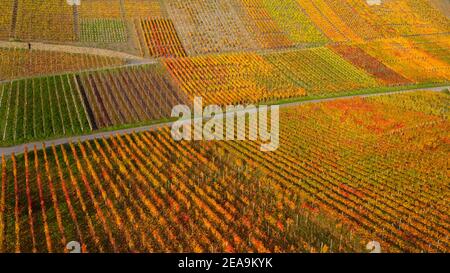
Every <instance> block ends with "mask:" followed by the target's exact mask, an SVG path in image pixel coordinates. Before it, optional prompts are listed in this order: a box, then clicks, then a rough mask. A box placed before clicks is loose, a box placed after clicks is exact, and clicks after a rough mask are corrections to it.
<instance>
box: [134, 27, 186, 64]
mask: <svg viewBox="0 0 450 273" xmlns="http://www.w3.org/2000/svg"><path fill="white" fill-rule="evenodd" d="M140 26H141V28H142V29H141V31H142V32H143V38H144V40H145V45H144V46H145V47H146V48H147V49H148V55H150V56H152V57H185V56H186V52H185V51H184V48H183V45H182V44H181V41H180V38H179V37H178V35H177V32H176V30H175V27H174V25H173V23H172V21H170V20H165V19H156V20H145V19H143V20H141V21H140Z"/></svg>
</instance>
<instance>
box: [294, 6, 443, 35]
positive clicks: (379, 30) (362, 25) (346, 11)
mask: <svg viewBox="0 0 450 273" xmlns="http://www.w3.org/2000/svg"><path fill="white" fill-rule="evenodd" d="M297 2H298V3H299V5H300V6H301V7H302V8H303V10H304V11H305V13H306V14H307V15H308V16H310V18H311V20H312V21H313V22H314V23H315V24H316V25H317V26H318V27H319V28H320V29H321V30H322V31H323V32H324V33H325V34H326V35H327V37H328V38H330V39H331V40H333V41H337V42H341V41H357V42H362V41H367V40H373V39H379V38H393V37H399V36H417V35H429V34H436V33H446V32H448V29H449V24H450V21H449V20H448V19H447V18H445V16H444V15H443V14H442V13H441V12H440V11H438V10H437V9H435V8H434V7H433V6H432V5H431V4H430V3H429V1H427V0H396V1H382V4H381V5H369V4H367V2H366V1H360V0H327V1H325V0H306V1H300V0H297Z"/></svg>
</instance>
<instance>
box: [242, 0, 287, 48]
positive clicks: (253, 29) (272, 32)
mask: <svg viewBox="0 0 450 273" xmlns="http://www.w3.org/2000/svg"><path fill="white" fill-rule="evenodd" d="M236 3H237V4H236V10H237V11H238V13H239V14H240V15H241V18H242V19H241V21H242V22H243V24H244V25H245V27H246V28H247V30H248V32H249V34H250V35H252V36H253V40H254V41H255V42H256V45H257V47H258V48H263V49H264V48H284V47H290V46H292V45H293V42H292V41H291V40H290V39H289V37H288V36H287V35H286V33H285V32H284V31H283V29H282V28H280V26H279V25H278V24H277V22H276V21H275V20H273V19H272V18H271V16H270V15H269V12H268V10H267V9H266V7H265V6H264V3H263V2H262V1H260V0H238V1H236ZM238 4H240V5H238Z"/></svg>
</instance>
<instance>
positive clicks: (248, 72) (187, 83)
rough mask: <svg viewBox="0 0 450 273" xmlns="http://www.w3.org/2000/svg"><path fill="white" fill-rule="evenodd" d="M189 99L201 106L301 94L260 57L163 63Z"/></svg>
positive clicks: (232, 56)
mask: <svg viewBox="0 0 450 273" xmlns="http://www.w3.org/2000/svg"><path fill="white" fill-rule="evenodd" d="M164 63H165V65H166V67H167V68H168V70H169V72H170V73H171V75H172V76H173V77H174V78H175V79H176V81H177V83H178V85H179V86H180V87H181V90H183V91H184V92H185V93H186V94H187V95H188V96H189V98H193V97H195V96H201V97H202V98H203V101H204V103H205V104H218V105H227V104H236V103H256V102H261V101H271V100H277V99H282V98H292V97H301V96H304V95H305V91H304V90H303V89H302V88H301V87H298V86H295V84H294V82H292V81H290V80H289V79H288V78H287V77H286V76H285V75H284V74H283V73H282V72H281V71H278V70H277V69H276V68H275V67H273V66H272V65H271V64H270V63H268V62H267V61H266V60H264V59H263V58H262V57H261V56H258V55H256V54H252V53H248V54H246V53H240V54H234V53H233V54H221V55H211V56H201V57H190V58H177V59H166V60H164Z"/></svg>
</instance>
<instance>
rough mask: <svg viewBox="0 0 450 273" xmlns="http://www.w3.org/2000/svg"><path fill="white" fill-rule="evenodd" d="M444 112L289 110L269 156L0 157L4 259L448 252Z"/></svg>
mask: <svg viewBox="0 0 450 273" xmlns="http://www.w3.org/2000/svg"><path fill="white" fill-rule="evenodd" d="M448 100H449V98H448V94H445V93H431V92H429V93H426V92H425V93H422V92H417V93H410V94H398V95H389V96H380V97H372V98H365V99H361V98H355V99H347V100H337V101H332V102H326V103H320V104H309V105H305V106H298V107H294V108H287V109H284V110H283V111H282V113H281V121H282V122H281V124H280V130H281V134H280V148H279V149H278V150H277V151H275V152H273V153H264V152H261V151H259V148H258V147H259V144H258V143H257V142H252V141H231V142H230V141H222V142H207V141H200V142H186V141H182V142H175V141H174V140H173V139H172V138H171V135H170V130H169V128H162V129H159V130H157V131H154V132H142V133H138V134H137V133H136V134H130V135H123V136H119V135H112V136H111V137H109V138H103V139H96V140H92V141H86V142H77V143H71V144H68V145H62V146H51V147H49V148H46V147H43V148H44V149H43V150H39V149H37V148H36V147H35V148H34V149H33V152H29V151H28V149H25V150H24V153H23V154H21V155H12V156H11V157H10V158H5V157H3V158H2V191H1V203H0V204H1V210H0V212H1V214H0V216H1V217H0V220H2V221H1V225H0V227H1V229H0V230H1V231H2V232H1V233H0V234H1V235H2V236H1V237H0V239H1V240H0V242H1V246H2V251H6V252H9V251H16V252H64V251H66V248H65V245H66V244H67V242H69V241H72V240H75V241H78V242H80V244H81V245H82V249H83V251H84V252H107V251H108V252H109V251H113V252H178V251H183V252H184V251H193V252H242V251H251V252H299V251H306V252H345V251H363V250H364V247H365V244H366V243H367V242H368V241H370V240H377V241H379V242H380V243H381V244H382V246H383V249H384V251H392V252H397V251H411V252H420V251H426V252H446V251H448V250H449V247H450V241H449V240H448V238H449V232H448V230H449V225H448V224H447V221H446V219H447V218H448V204H447V203H446V201H445V200H446V199H445V196H446V195H448V185H447V182H446V181H447V179H446V177H447V174H446V172H445V166H446V164H447V163H446V160H445V158H447V157H446V155H448V140H446V138H445V137H442V132H445V131H448V129H449V126H450V125H449V122H448V113H446V112H445V110H444V109H445V105H446V102H448ZM417 128H420V133H417V132H415V131H417ZM405 143H408V145H404V144H405ZM419 189H420V191H419ZM419 192H420V193H419Z"/></svg>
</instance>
